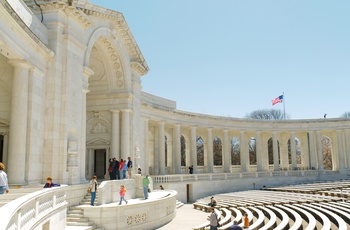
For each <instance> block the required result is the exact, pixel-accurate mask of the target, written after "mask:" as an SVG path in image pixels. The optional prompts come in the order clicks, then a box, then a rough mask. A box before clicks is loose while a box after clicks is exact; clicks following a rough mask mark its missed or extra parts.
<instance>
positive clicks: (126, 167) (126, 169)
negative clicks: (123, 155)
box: [123, 160, 128, 179]
mask: <svg viewBox="0 0 350 230" xmlns="http://www.w3.org/2000/svg"><path fill="white" fill-rule="evenodd" d="M126 171H128V164H127V163H126V160H124V162H123V179H126Z"/></svg>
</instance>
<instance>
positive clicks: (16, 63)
mask: <svg viewBox="0 0 350 230" xmlns="http://www.w3.org/2000/svg"><path fill="white" fill-rule="evenodd" d="M7 63H8V64H10V65H12V66H13V67H14V68H26V69H30V68H32V67H33V66H32V65H31V64H29V63H28V62H27V61H25V60H21V59H10V60H8V61H7Z"/></svg>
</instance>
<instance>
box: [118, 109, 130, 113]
mask: <svg viewBox="0 0 350 230" xmlns="http://www.w3.org/2000/svg"><path fill="white" fill-rule="evenodd" d="M120 111H122V113H128V112H132V110H131V109H121V110H120Z"/></svg>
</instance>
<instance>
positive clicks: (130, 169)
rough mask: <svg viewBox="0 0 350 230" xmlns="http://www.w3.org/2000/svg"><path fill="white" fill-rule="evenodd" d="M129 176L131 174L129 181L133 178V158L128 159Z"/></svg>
mask: <svg viewBox="0 0 350 230" xmlns="http://www.w3.org/2000/svg"><path fill="white" fill-rule="evenodd" d="M128 174H129V179H131V178H132V161H131V157H128Z"/></svg>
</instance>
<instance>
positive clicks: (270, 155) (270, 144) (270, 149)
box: [267, 137, 281, 165]
mask: <svg viewBox="0 0 350 230" xmlns="http://www.w3.org/2000/svg"><path fill="white" fill-rule="evenodd" d="M277 149H278V151H277V152H278V164H281V151H280V142H279V141H278V140H277ZM267 151H268V158H269V165H273V164H274V159H273V140H272V137H271V138H270V139H269V140H268V141H267Z"/></svg>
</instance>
